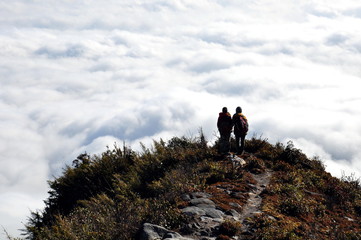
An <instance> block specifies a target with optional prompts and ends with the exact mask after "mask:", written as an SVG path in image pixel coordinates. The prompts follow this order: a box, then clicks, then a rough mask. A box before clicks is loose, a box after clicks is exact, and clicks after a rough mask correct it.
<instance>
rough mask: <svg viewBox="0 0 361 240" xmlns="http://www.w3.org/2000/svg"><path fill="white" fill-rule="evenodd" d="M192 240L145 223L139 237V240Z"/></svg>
mask: <svg viewBox="0 0 361 240" xmlns="http://www.w3.org/2000/svg"><path fill="white" fill-rule="evenodd" d="M167 239H172V240H192V239H191V238H185V237H182V236H181V235H180V234H179V233H177V232H174V231H170V230H168V229H166V228H164V227H161V226H158V225H154V224H150V223H145V224H144V225H143V229H142V231H141V233H140V235H139V240H167Z"/></svg>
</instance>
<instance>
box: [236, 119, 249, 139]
mask: <svg viewBox="0 0 361 240" xmlns="http://www.w3.org/2000/svg"><path fill="white" fill-rule="evenodd" d="M236 132H237V133H239V134H242V135H243V134H244V135H246V134H247V132H248V122H247V120H246V119H244V117H243V116H242V115H237V116H236V121H235V133H236Z"/></svg>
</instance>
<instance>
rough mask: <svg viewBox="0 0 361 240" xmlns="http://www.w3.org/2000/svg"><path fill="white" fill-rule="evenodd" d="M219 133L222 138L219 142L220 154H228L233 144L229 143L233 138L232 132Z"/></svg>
mask: <svg viewBox="0 0 361 240" xmlns="http://www.w3.org/2000/svg"><path fill="white" fill-rule="evenodd" d="M219 133H220V135H221V138H220V141H219V152H220V153H228V152H229V150H230V148H231V144H230V142H229V139H230V137H231V132H226V133H221V132H219Z"/></svg>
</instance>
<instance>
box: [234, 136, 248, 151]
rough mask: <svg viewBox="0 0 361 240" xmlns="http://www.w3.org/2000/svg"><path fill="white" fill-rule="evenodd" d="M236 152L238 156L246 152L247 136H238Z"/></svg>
mask: <svg viewBox="0 0 361 240" xmlns="http://www.w3.org/2000/svg"><path fill="white" fill-rule="evenodd" d="M235 136H236V151H237V154H242V153H243V151H244V140H245V139H246V135H243V134H241V135H238V134H236V135H235ZM240 140H241V147H240V146H239V141H240Z"/></svg>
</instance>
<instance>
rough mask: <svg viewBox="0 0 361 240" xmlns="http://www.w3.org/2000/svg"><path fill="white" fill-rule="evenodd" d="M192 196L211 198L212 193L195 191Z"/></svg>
mask: <svg viewBox="0 0 361 240" xmlns="http://www.w3.org/2000/svg"><path fill="white" fill-rule="evenodd" d="M190 196H191V198H210V197H211V195H210V194H209V193H205V192H193V193H191V194H190Z"/></svg>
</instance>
